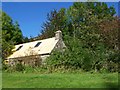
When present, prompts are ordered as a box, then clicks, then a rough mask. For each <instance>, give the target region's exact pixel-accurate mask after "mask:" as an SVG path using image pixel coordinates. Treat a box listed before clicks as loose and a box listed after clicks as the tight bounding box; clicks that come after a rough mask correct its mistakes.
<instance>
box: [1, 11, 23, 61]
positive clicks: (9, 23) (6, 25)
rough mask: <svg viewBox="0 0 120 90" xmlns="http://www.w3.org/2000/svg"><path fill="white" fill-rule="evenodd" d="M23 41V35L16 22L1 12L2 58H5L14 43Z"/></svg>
mask: <svg viewBox="0 0 120 90" xmlns="http://www.w3.org/2000/svg"><path fill="white" fill-rule="evenodd" d="M22 42H23V35H22V32H21V30H20V28H19V24H18V22H15V23H13V20H12V19H11V17H10V16H8V15H7V14H6V13H5V12H2V58H3V59H5V58H6V57H7V56H9V55H10V54H11V53H12V51H11V50H12V49H13V48H14V45H15V44H19V43H22Z"/></svg>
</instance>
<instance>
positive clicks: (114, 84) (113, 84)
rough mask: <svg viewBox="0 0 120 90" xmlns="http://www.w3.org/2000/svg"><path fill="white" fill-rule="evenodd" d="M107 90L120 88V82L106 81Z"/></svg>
mask: <svg viewBox="0 0 120 90" xmlns="http://www.w3.org/2000/svg"><path fill="white" fill-rule="evenodd" d="M106 88H107V90H120V88H119V86H118V83H106Z"/></svg>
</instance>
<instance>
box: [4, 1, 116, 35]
mask: <svg viewBox="0 0 120 90" xmlns="http://www.w3.org/2000/svg"><path fill="white" fill-rule="evenodd" d="M72 4H73V3H72V2H34V3H33V2H3V3H2V10H3V11H4V12H6V13H7V14H8V15H9V16H10V17H11V18H12V19H13V21H18V23H19V25H20V29H21V31H22V33H23V36H26V37H30V36H32V37H36V36H37V35H38V34H40V32H41V29H42V28H41V27H42V25H43V22H45V21H46V20H47V14H48V13H49V12H50V11H51V10H54V9H56V10H60V9H61V8H69V6H71V5H72ZM107 4H108V7H110V6H112V5H114V7H115V9H116V12H117V14H118V3H117V2H116V3H115V2H110V3H108V2H107Z"/></svg>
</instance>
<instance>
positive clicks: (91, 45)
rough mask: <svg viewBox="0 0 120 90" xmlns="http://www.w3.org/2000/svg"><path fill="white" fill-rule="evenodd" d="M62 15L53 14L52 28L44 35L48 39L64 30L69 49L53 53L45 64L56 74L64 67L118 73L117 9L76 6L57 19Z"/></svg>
mask: <svg viewBox="0 0 120 90" xmlns="http://www.w3.org/2000/svg"><path fill="white" fill-rule="evenodd" d="M61 11H62V9H61V10H60V11H58V12H56V11H55V12H54V13H53V12H51V15H50V16H51V17H50V19H48V23H49V26H48V25H44V26H43V27H44V28H43V32H44V33H42V35H41V36H45V35H46V36H45V37H44V38H48V37H49V36H50V35H52V36H53V32H54V31H55V30H61V31H62V32H63V40H64V42H65V44H66V46H67V49H66V51H65V52H54V53H53V54H52V55H51V56H50V57H49V58H48V60H46V61H47V64H48V65H49V67H50V68H51V69H53V70H54V69H55V68H59V67H64V68H81V69H83V70H85V71H90V70H94V71H103V70H106V71H109V72H114V71H118V69H117V67H118V64H117V63H118V61H119V55H118V53H119V52H118V29H119V25H118V23H119V18H117V17H114V15H115V13H116V12H115V9H114V8H113V7H108V6H107V4H106V3H103V2H85V3H83V2H79V3H78V2H75V3H73V5H72V6H70V7H69V8H68V9H66V10H64V14H63V17H61V18H60V20H59V19H58V18H57V17H58V16H60V15H61V14H60V15H59V13H60V12H61ZM54 17H56V18H54ZM53 21H54V22H53ZM61 21H62V24H60V23H61ZM46 24H47V23H46ZM63 24H64V25H63ZM53 27H55V28H53ZM58 27H63V28H59V29H58ZM45 28H47V29H45ZM47 31H50V32H47ZM51 33H52V34H51ZM47 36H48V37H47Z"/></svg>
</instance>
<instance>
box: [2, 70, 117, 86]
mask: <svg viewBox="0 0 120 90" xmlns="http://www.w3.org/2000/svg"><path fill="white" fill-rule="evenodd" d="M117 83H118V73H106V74H100V73H94V74H91V73H51V74H40V73H20V72H16V73H7V72H3V78H2V87H3V88H108V87H116V86H117Z"/></svg>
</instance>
